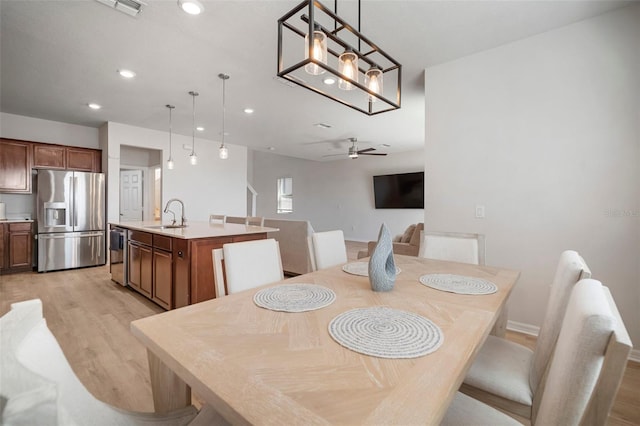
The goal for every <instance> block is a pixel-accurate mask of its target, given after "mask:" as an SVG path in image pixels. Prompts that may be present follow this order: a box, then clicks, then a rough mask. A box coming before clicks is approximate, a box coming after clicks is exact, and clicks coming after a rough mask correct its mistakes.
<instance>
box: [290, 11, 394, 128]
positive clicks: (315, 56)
mask: <svg viewBox="0 0 640 426" xmlns="http://www.w3.org/2000/svg"><path fill="white" fill-rule="evenodd" d="M335 9H337V0H335ZM359 29H360V0H358V29H355V28H354V27H353V26H351V25H349V24H348V23H347V22H345V21H344V20H343V19H342V18H340V17H339V16H338V15H337V14H336V13H334V12H333V11H331V10H329V9H328V8H327V7H326V6H324V5H323V4H322V3H320V2H319V1H318V0H304V1H303V2H302V3H300V4H299V5H298V6H296V7H295V8H293V9H292V10H291V11H289V12H288V13H287V14H286V15H284V16H283V17H282V18H280V19H279V20H278V77H280V78H283V79H286V80H288V81H290V82H292V83H295V84H297V85H299V86H302V87H304V88H306V89H309V90H311V91H313V92H316V93H318V94H320V95H322V96H325V97H327V98H329V99H332V100H334V101H336V102H339V103H341V104H343V105H346V106H348V107H350V108H353V109H355V110H357V111H360V112H362V113H364V114H367V115H376V114H380V113H383V112H387V111H393V110H396V109H399V108H400V97H401V85H402V65H400V63H398V61H396V60H395V59H393V58H392V57H391V56H389V55H388V54H387V53H386V52H384V51H383V50H382V49H380V48H379V47H378V46H377V45H376V44H374V43H373V42H371V41H370V40H369V39H368V38H366V37H365V36H363V35H362V34H361V33H360V31H359Z"/></svg>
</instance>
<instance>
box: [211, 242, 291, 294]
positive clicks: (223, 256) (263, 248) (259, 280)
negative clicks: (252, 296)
mask: <svg viewBox="0 0 640 426" xmlns="http://www.w3.org/2000/svg"><path fill="white" fill-rule="evenodd" d="M212 256H213V268H214V276H215V281H216V296H217V297H220V296H224V295H226V294H233V293H237V292H239V291H243V290H248V289H250V288H254V287H259V286H261V285H264V284H269V283H273V282H276V281H280V280H282V279H284V274H283V272H282V260H281V259H280V246H279V245H278V242H277V241H276V240H274V239H273V238H269V239H265V240H253V241H244V242H240V243H229V244H224V245H223V246H222V248H221V249H214V250H213V252H212ZM223 260H224V266H223V264H222V261H223ZM225 277H226V279H225ZM225 282H226V290H225Z"/></svg>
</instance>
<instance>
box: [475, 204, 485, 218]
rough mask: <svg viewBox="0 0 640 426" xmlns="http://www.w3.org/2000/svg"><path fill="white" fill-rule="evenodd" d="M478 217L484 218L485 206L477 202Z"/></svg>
mask: <svg viewBox="0 0 640 426" xmlns="http://www.w3.org/2000/svg"><path fill="white" fill-rule="evenodd" d="M476 218H478V219H484V206H483V205H480V204H476Z"/></svg>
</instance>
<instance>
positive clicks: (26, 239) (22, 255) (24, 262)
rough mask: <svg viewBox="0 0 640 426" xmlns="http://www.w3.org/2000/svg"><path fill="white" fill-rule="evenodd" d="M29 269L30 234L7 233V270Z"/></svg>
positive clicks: (21, 232) (22, 232)
mask: <svg viewBox="0 0 640 426" xmlns="http://www.w3.org/2000/svg"><path fill="white" fill-rule="evenodd" d="M20 267H24V268H30V267H31V232H24V231H20V232H10V233H9V268H20Z"/></svg>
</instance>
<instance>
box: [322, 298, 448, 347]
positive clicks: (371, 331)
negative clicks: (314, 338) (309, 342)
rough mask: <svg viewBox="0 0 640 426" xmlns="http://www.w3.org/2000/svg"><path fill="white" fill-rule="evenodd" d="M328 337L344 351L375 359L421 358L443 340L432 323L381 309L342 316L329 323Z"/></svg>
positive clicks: (367, 309) (368, 309) (420, 318)
mask: <svg viewBox="0 0 640 426" xmlns="http://www.w3.org/2000/svg"><path fill="white" fill-rule="evenodd" d="M329 334H330V335H331V337H333V339H334V340H335V341H336V342H338V343H339V344H340V345H342V346H344V347H345V348H347V349H351V350H352V351H354V352H358V353H361V354H365V355H371V356H375V357H378V358H417V357H421V356H423V355H427V354H429V353H431V352H434V351H435V350H436V349H438V348H439V347H440V345H442V342H443V341H444V337H443V335H442V330H440V327H438V326H437V325H435V324H434V323H433V321H431V320H429V319H427V318H425V317H423V316H420V315H417V314H414V313H411V312H406V311H401V310H398V309H392V308H387V307H383V306H376V307H371V308H359V309H352V310H350V311H347V312H343V313H341V314H340V315H338V316H337V317H335V318H334V319H333V320H331V322H330V323H329Z"/></svg>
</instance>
